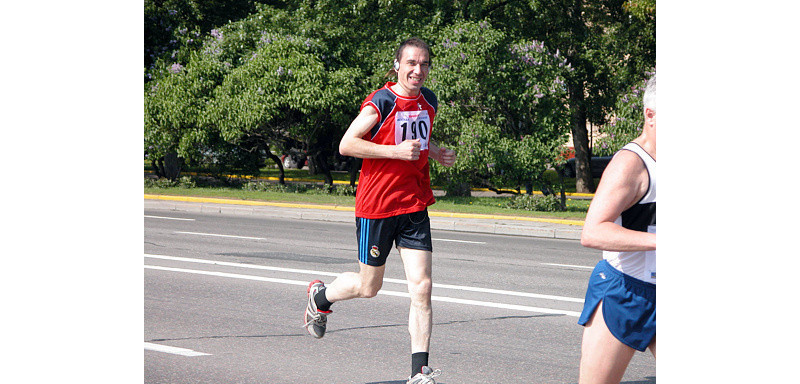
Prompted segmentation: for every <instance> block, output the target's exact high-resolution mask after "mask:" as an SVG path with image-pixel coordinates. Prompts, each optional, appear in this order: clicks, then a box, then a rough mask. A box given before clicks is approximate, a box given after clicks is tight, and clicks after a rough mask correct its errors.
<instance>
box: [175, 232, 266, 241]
mask: <svg viewBox="0 0 800 384" xmlns="http://www.w3.org/2000/svg"><path fill="white" fill-rule="evenodd" d="M175 233H180V234H182V235H196V236H211V237H227V238H230V239H245V240H267V239H266V238H263V237H250V236H234V235H219V234H216V233H200V232H182V231H175Z"/></svg>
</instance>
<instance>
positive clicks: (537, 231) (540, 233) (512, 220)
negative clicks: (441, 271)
mask: <svg viewBox="0 0 800 384" xmlns="http://www.w3.org/2000/svg"><path fill="white" fill-rule="evenodd" d="M144 208H146V209H148V208H152V209H168V210H174V211H184V212H203V213H219V214H232V215H264V216H272V217H276V216H278V217H285V218H291V219H300V220H317V221H337V222H345V223H351V224H353V225H355V218H354V217H355V216H354V213H353V207H346V206H328V205H315V204H293V203H275V202H263V201H246V200H233V199H215V198H200V197H184V196H165V195H147V194H145V195H144ZM429 216H430V218H431V229H433V230H437V229H438V230H447V231H461V232H476V233H491V234H498V235H515V236H529V237H543V238H551V239H567V240H578V239H580V236H581V230H582V229H583V222H582V221H578V220H559V219H538V218H530V217H520V216H497V215H477V214H462V213H448V212H436V209H435V205H434V206H432V207H431V208H430V210H429Z"/></svg>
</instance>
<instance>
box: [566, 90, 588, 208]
mask: <svg viewBox="0 0 800 384" xmlns="http://www.w3.org/2000/svg"><path fill="white" fill-rule="evenodd" d="M583 91H584V90H583V84H582V83H577V84H573V83H570V84H569V109H570V128H571V130H572V145H573V146H574V147H575V175H576V176H575V190H576V191H577V192H578V193H591V192H594V179H593V178H592V170H591V169H590V161H589V157H590V153H589V133H588V131H587V130H586V106H585V105H584V98H583Z"/></svg>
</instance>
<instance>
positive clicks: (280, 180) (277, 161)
mask: <svg viewBox="0 0 800 384" xmlns="http://www.w3.org/2000/svg"><path fill="white" fill-rule="evenodd" d="M267 156H268V157H269V158H270V159H272V161H274V162H275V164H278V169H279V170H280V171H281V175H280V176H278V184H281V185H285V184H286V182H285V181H284V178H285V176H286V174H285V173H284V171H283V162H282V161H281V158H280V157H278V156H277V155H275V154H273V153H272V152H270V151H269V148H267Z"/></svg>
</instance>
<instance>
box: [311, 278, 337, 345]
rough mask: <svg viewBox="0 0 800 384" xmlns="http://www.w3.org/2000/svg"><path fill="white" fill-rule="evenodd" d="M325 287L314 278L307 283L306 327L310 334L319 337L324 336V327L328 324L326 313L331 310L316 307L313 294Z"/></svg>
mask: <svg viewBox="0 0 800 384" xmlns="http://www.w3.org/2000/svg"><path fill="white" fill-rule="evenodd" d="M323 287H325V283H323V282H321V281H319V280H314V281H312V282H311V283H309V284H308V305H306V315H305V321H306V325H305V327H306V329H307V330H308V333H310V334H311V336H314V337H316V338H317V339H321V338H322V336H325V327H326V325H327V324H328V314H330V313H331V312H333V311H322V310H319V309H317V303H316V302H315V301H314V295H316V294H317V292H319V290H320V289H322V288H323Z"/></svg>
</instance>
